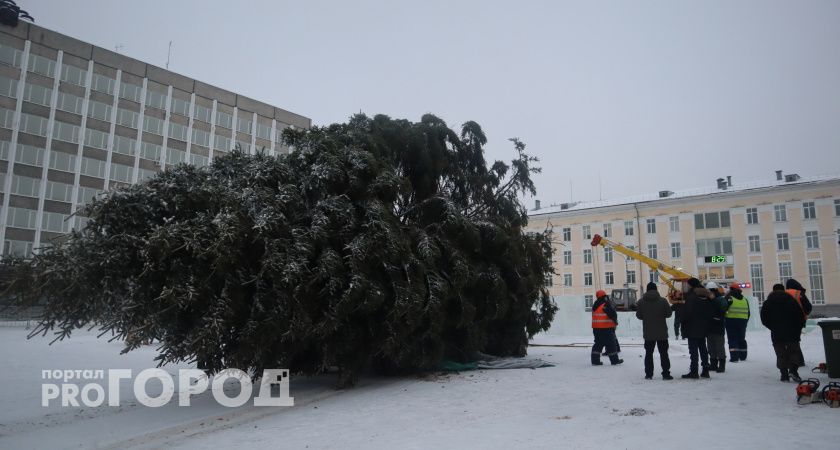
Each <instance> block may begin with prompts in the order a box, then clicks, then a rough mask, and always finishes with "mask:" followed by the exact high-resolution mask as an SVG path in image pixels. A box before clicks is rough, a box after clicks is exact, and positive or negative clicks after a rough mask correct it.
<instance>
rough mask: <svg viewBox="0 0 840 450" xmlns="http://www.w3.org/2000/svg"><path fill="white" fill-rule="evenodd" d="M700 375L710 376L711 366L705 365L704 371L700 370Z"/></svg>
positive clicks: (702, 376)
mask: <svg viewBox="0 0 840 450" xmlns="http://www.w3.org/2000/svg"><path fill="white" fill-rule="evenodd" d="M700 377H701V378H710V377H709V368H708V367H704V368H703V371H702V372H700Z"/></svg>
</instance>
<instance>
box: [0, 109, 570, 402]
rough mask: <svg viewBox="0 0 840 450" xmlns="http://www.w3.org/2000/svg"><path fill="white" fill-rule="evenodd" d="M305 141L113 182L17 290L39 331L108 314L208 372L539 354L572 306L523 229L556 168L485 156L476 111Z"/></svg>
mask: <svg viewBox="0 0 840 450" xmlns="http://www.w3.org/2000/svg"><path fill="white" fill-rule="evenodd" d="M284 138H285V139H286V142H287V143H288V144H289V145H292V146H293V147H294V149H295V150H294V151H293V152H291V153H290V154H289V155H284V156H280V157H269V156H261V155H254V156H248V155H244V154H242V153H240V152H236V151H234V152H232V153H231V154H229V155H228V156H224V157H221V158H217V159H215V160H214V161H213V163H212V164H211V165H210V166H208V167H204V168H196V167H194V166H189V165H180V166H178V167H176V168H173V169H170V170H167V171H166V172H163V173H161V174H159V175H157V176H155V177H153V178H151V179H149V180H147V181H144V182H142V183H139V184H136V185H132V186H129V187H125V188H120V189H116V190H113V191H110V192H108V193H107V194H105V195H103V196H102V197H101V198H98V199H96V200H94V201H93V202H92V203H90V204H89V205H88V206H86V207H85V208H84V210H83V212H82V214H83V215H84V216H87V217H89V218H90V220H89V222H88V223H87V226H86V228H85V229H84V230H82V231H81V232H73V233H71V234H70V235H68V236H67V237H66V238H64V239H61V240H60V241H57V242H54V243H53V245H52V246H51V247H49V248H48V249H45V250H44V251H43V252H41V253H40V254H38V255H36V256H34V258H33V259H32V260H30V261H26V262H18V263H17V264H16V267H15V275H14V277H15V278H14V282H13V283H12V285H11V287H10V289H9V291H10V292H12V293H13V294H14V295H15V296H16V298H17V299H18V301H19V302H21V303H22V304H27V303H33V302H40V303H43V305H44V315H43V318H42V320H41V322H40V324H39V325H38V327H37V328H36V329H35V330H34V331H33V334H32V335H33V336H34V335H46V334H48V333H50V332H52V333H54V334H55V336H56V338H57V339H63V338H65V337H68V336H70V334H71V332H72V331H73V330H74V329H77V328H81V327H96V328H99V329H100V330H102V332H103V334H107V335H109V336H113V337H114V338H116V339H122V340H124V341H125V348H124V350H123V351H124V352H128V351H131V350H132V349H135V348H137V347H138V346H139V345H142V344H143V343H146V342H150V341H153V340H154V341H156V343H157V344H158V345H159V348H158V351H159V356H158V357H157V361H158V363H159V364H166V363H170V362H179V361H190V362H195V363H196V364H197V366H198V367H199V368H202V369H204V370H206V371H207V372H208V373H215V372H217V371H219V370H221V369H224V368H240V369H243V370H250V371H251V372H252V373H255V374H259V373H261V372H262V369H265V368H290V369H291V370H292V371H293V372H294V373H301V374H314V373H318V372H321V371H323V370H325V369H327V368H330V367H338V368H339V369H340V378H339V382H338V385H339V386H347V385H350V384H352V383H353V381H354V380H355V379H356V377H357V376H358V374H359V373H360V372H361V371H363V370H369V369H373V370H376V371H378V372H380V373H395V372H404V371H409V370H417V369H430V368H435V367H437V366H438V365H439V364H440V362H441V361H442V360H444V359H452V360H456V361H466V360H469V359H470V357H471V355H473V354H475V352H477V351H481V352H485V353H489V354H493V355H499V356H511V355H523V354H524V353H525V349H526V344H527V340H528V339H529V337H531V336H533V334H534V333H536V332H538V331H540V330H545V329H547V328H548V327H549V324H550V322H551V320H552V318H553V316H554V313H555V311H556V307H555V305H554V304H553V303H552V301H551V300H550V297H549V296H548V293H547V291H546V289H545V284H546V276H549V274H550V272H551V263H550V261H551V247H550V243H549V236H548V234H547V233H526V232H525V230H524V227H525V225H526V224H527V215H526V211H525V208H524V207H523V205H522V204H521V203H520V200H519V199H520V197H521V196H522V194H524V193H530V194H534V185H533V183H532V181H531V178H530V175H531V174H532V173H533V172H536V171H538V170H539V169H537V168H534V167H532V166H531V163H533V162H534V161H536V159H535V158H533V157H529V156H528V155H526V154H525V153H524V145H523V144H522V143H520V142H519V141H518V140H515V139H514V140H512V141H513V144H514V147H515V150H516V152H517V157H516V159H514V160H513V162H512V164H511V165H506V164H504V163H502V162H498V161H497V162H495V163H494V164H493V165H492V166H491V167H488V166H487V164H486V163H485V160H484V155H483V146H484V145H485V143H486V138H485V136H484V134H483V132H482V131H481V128H480V127H479V126H478V125H477V124H476V123H473V122H468V123H466V124H465V125H464V126H463V129H462V132H461V133H460V135H459V134H458V133H456V132H455V131H453V130H451V129H450V128H448V127H447V126H446V124H445V123H444V122H443V121H442V120H440V119H438V118H437V117H434V116H432V115H426V116H424V117H423V118H422V120H421V121H420V122H419V123H412V122H409V121H405V120H392V119H390V118H388V117H387V116H381V115H380V116H376V117H374V118H369V117H366V116H364V115H358V116H355V117H353V118H351V120H350V121H349V122H348V123H346V124H335V125H331V126H328V127H316V128H313V129H311V130H297V131H287V132H286V134H285V136H284Z"/></svg>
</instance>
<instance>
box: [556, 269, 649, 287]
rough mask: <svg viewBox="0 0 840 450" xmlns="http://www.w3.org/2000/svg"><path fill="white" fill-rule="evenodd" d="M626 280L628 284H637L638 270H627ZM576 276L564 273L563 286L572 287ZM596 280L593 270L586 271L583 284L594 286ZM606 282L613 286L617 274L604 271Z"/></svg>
mask: <svg viewBox="0 0 840 450" xmlns="http://www.w3.org/2000/svg"><path fill="white" fill-rule="evenodd" d="M624 279H625V282H626V283H627V284H628V285H632V284H636V271H635V270H627V271H625V274H624ZM573 281H574V277H573V276H572V274H570V273H564V274H563V286H564V287H572V286H573ZM593 281H594V278H593V274H592V272H585V273H584V274H583V285H584V286H592V283H593ZM604 284H605V285H607V286H612V285H614V284H615V274H614V273H613V272H604Z"/></svg>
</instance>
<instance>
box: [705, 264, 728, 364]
mask: <svg viewBox="0 0 840 450" xmlns="http://www.w3.org/2000/svg"><path fill="white" fill-rule="evenodd" d="M706 289H708V290H709V296H710V297H709V298H710V299H711V300H712V305H714V308H713V314H712V321H711V322H709V334H708V335H707V336H706V345H708V347H709V368H710V370H714V371H715V372H718V373H723V372H725V371H726V339H725V337H724V336H725V334H726V328H725V326H724V320H725V316H726V310H727V308H728V307H729V305H728V304H727V302H726V299H725V298H724V297H723V290H722V289H721V288H720V286H718V284H717V283H715V282H714V281H710V282H708V283H706Z"/></svg>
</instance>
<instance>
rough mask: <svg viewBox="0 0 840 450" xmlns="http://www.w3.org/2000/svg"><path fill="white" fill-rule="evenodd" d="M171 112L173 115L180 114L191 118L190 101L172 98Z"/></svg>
mask: <svg viewBox="0 0 840 450" xmlns="http://www.w3.org/2000/svg"><path fill="white" fill-rule="evenodd" d="M170 108H171V109H170V111H171V112H172V113H173V114H180V115H182V116H189V115H190V101H189V100H184V99H180V98H177V97H172V105H171V106H170Z"/></svg>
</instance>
